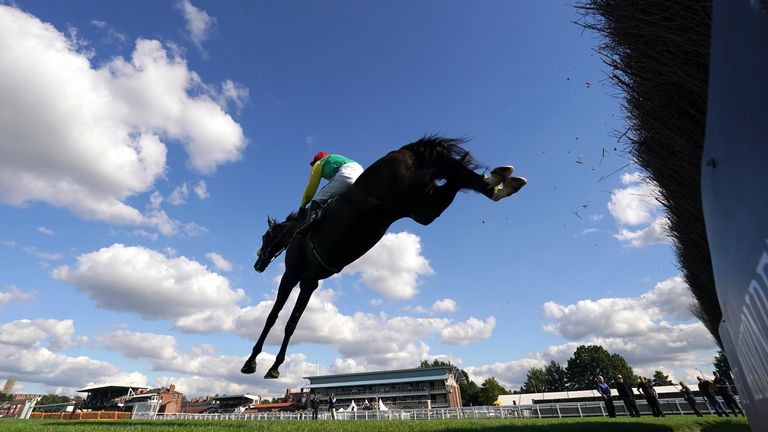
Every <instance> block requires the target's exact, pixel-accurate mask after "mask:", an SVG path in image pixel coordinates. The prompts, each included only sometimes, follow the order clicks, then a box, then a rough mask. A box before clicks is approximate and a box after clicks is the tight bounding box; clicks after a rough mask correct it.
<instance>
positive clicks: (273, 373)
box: [264, 369, 280, 379]
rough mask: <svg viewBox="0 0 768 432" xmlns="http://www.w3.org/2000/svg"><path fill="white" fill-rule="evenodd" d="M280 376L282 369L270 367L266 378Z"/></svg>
mask: <svg viewBox="0 0 768 432" xmlns="http://www.w3.org/2000/svg"><path fill="white" fill-rule="evenodd" d="M279 377H280V371H279V370H277V369H270V370H268V371H267V374H266V375H264V379H275V378H279Z"/></svg>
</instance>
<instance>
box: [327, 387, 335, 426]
mask: <svg viewBox="0 0 768 432" xmlns="http://www.w3.org/2000/svg"><path fill="white" fill-rule="evenodd" d="M328 411H330V412H331V420H336V395H335V394H333V393H331V397H329V398H328Z"/></svg>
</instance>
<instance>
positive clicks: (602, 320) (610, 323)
mask: <svg viewBox="0 0 768 432" xmlns="http://www.w3.org/2000/svg"><path fill="white" fill-rule="evenodd" d="M693 302H694V299H693V296H692V295H691V293H690V291H689V290H688V286H687V285H686V284H685V282H684V281H683V279H682V277H680V276H675V277H672V278H670V279H667V280H665V281H662V282H660V283H658V284H657V285H656V286H655V287H654V288H653V289H652V290H650V291H648V292H646V293H645V294H643V295H641V296H640V297H636V298H633V297H620V298H603V299H598V300H580V301H578V302H576V303H575V304H570V305H561V304H559V303H556V302H552V301H549V302H546V303H545V304H544V306H543V314H544V318H546V319H550V320H553V322H552V323H550V324H548V325H546V326H545V330H548V331H550V332H552V333H555V334H559V335H561V336H563V337H565V338H566V339H570V340H575V339H581V338H584V337H586V336H589V335H596V336H600V337H639V336H643V335H647V334H648V333H652V332H654V331H656V330H657V329H658V328H659V326H661V325H663V324H664V323H663V322H662V321H663V320H664V319H665V318H676V319H678V320H684V321H692V320H693V319H694V317H693V314H692V313H691V311H690V307H691V304H692V303H693Z"/></svg>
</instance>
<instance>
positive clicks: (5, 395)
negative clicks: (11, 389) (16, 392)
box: [0, 392, 13, 402]
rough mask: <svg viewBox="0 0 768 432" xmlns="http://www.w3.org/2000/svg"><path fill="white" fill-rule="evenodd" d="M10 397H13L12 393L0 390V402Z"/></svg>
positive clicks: (6, 400)
mask: <svg viewBox="0 0 768 432" xmlns="http://www.w3.org/2000/svg"><path fill="white" fill-rule="evenodd" d="M11 399H13V395H10V394H8V393H3V392H0V402H8V401H9V400H11Z"/></svg>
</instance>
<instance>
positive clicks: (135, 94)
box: [0, 0, 715, 395]
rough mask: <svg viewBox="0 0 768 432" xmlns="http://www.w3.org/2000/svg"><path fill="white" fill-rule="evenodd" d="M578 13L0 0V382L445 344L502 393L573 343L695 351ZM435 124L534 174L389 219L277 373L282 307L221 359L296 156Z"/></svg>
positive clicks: (417, 132) (650, 353) (374, 143)
mask: <svg viewBox="0 0 768 432" xmlns="http://www.w3.org/2000/svg"><path fill="white" fill-rule="evenodd" d="M577 19H578V16H577V14H576V10H575V9H574V8H573V7H572V6H570V5H568V4H563V3H559V2H554V1H549V2H507V1H485V2H479V3H478V2H459V1H422V2H406V1H391V2H373V1H364V2H359V1H333V2H330V1H327V2H315V1H291V2H206V1H200V0H196V1H194V2H192V3H190V2H189V1H186V0H184V1H176V2H173V1H169V2H156V1H137V2H131V3H130V4H129V3H120V2H117V3H115V2H98V1H74V2H47V1H24V0H21V1H17V2H14V3H12V4H11V3H4V4H2V5H0V65H2V66H0V95H2V98H0V155H1V156H2V157H0V217H1V218H2V221H3V224H2V228H0V241H1V242H2V243H1V244H0V259H1V260H2V262H3V265H2V266H0V377H4V376H8V375H16V376H18V379H19V384H18V387H17V391H20V390H23V391H30V392H32V391H34V392H48V391H55V392H59V393H64V394H71V393H72V392H73V391H74V390H75V389H77V388H80V387H83V386H85V385H87V384H91V383H101V382H108V381H110V382H125V383H128V382H131V383H138V384H147V385H159V384H168V383H171V382H174V383H176V384H177V387H179V388H180V390H181V391H183V392H185V393H187V394H190V395H200V394H208V393H243V392H249V393H256V394H262V395H278V394H281V393H282V392H283V391H284V389H285V388H287V387H294V388H297V387H300V386H301V384H302V383H303V380H302V379H301V377H302V376H306V375H311V374H314V373H316V372H318V371H319V372H320V373H329V372H352V371H361V370H376V369H385V368H404V367H413V366H416V365H417V364H418V363H419V361H420V360H422V359H434V358H441V359H448V358H450V359H451V360H453V361H454V362H455V363H458V364H459V365H460V366H462V367H463V368H465V369H466V370H467V371H468V372H470V374H471V375H472V376H473V378H474V379H476V380H482V379H484V378H486V377H489V376H496V377H497V378H498V379H499V380H500V381H501V382H502V383H504V384H505V385H507V386H509V387H517V386H519V385H520V383H521V382H522V381H523V380H524V377H525V372H526V371H527V370H528V369H529V368H530V367H533V366H542V365H543V364H544V363H547V362H549V361H550V360H556V361H560V362H565V361H566V360H567V358H568V357H570V355H571V354H572V353H573V350H574V349H575V347H576V346H578V345H579V344H583V343H597V344H601V345H603V346H604V347H605V348H606V349H608V350H609V351H611V352H617V353H620V354H621V355H623V356H624V357H625V358H627V360H628V361H629V362H630V364H631V365H632V366H633V367H635V369H636V371H637V372H639V373H645V374H650V373H652V372H653V370H655V369H662V370H664V371H666V372H668V373H670V374H671V375H672V377H673V378H677V379H692V378H693V377H694V376H695V375H696V374H697V373H698V372H697V371H696V368H700V369H703V370H705V371H706V370H709V369H711V359H712V355H713V353H714V350H715V345H714V343H713V342H712V339H711V337H710V336H709V335H708V333H707V332H706V330H705V329H704V328H703V326H701V324H699V323H698V322H697V321H696V320H695V319H694V318H693V316H692V315H691V314H690V312H689V311H688V305H689V304H690V302H691V301H692V299H691V296H690V294H688V291H687V288H686V286H685V284H684V282H683V281H682V280H681V279H680V275H679V271H678V269H677V268H676V266H675V263H674V256H673V254H672V251H671V247H670V245H669V240H668V238H667V237H666V235H665V234H664V230H663V226H664V216H665V215H664V212H663V210H662V209H661V208H660V207H659V206H658V204H657V203H656V202H655V200H654V199H653V198H652V197H653V194H654V192H655V189H654V187H653V186H652V185H649V184H648V183H647V182H646V181H645V178H644V176H643V173H642V172H641V171H640V170H639V168H638V167H636V166H634V165H631V164H629V160H628V158H627V155H626V153H625V148H624V144H623V143H618V142H617V140H616V138H615V135H616V131H617V130H622V129H623V127H624V121H623V118H622V112H621V109H620V106H619V105H620V104H619V100H618V99H617V98H616V93H617V91H616V90H615V89H613V88H610V87H609V86H607V85H606V84H605V70H604V69H605V66H604V65H603V64H602V62H601V60H600V58H599V56H598V55H597V54H595V52H594V46H595V45H596V44H597V43H598V42H599V41H598V40H597V39H596V37H595V35H594V34H591V33H588V32H584V31H582V29H581V28H580V27H578V26H577V25H576V24H574V23H573V21H575V20H577ZM431 133H439V134H442V135H445V136H460V137H467V138H471V139H472V141H471V142H470V143H469V144H468V148H469V149H470V151H471V152H472V153H473V155H474V156H475V157H476V158H477V159H478V160H479V161H481V162H483V163H485V164H487V165H488V166H490V167H493V166H496V165H506V164H513V165H515V166H516V173H517V174H518V175H521V176H524V177H526V178H527V179H528V180H529V184H528V185H527V186H526V187H525V188H524V189H523V190H522V191H521V192H519V193H518V194H517V195H514V196H512V197H510V198H508V199H506V200H504V201H501V202H492V201H490V200H488V199H486V198H484V197H482V196H480V195H477V194H474V193H465V194H461V195H460V196H459V197H458V198H457V199H456V201H455V202H454V204H453V205H452V207H450V208H449V209H448V210H447V211H446V212H445V213H444V214H443V216H442V217H441V218H440V219H438V220H437V221H436V222H434V223H433V224H432V225H430V226H428V227H423V226H420V225H418V224H416V223H414V222H413V221H410V220H402V221H399V222H397V223H395V224H394V225H393V226H392V227H391V229H390V232H389V233H388V234H387V236H385V238H384V239H383V240H382V242H381V243H380V244H379V245H378V246H377V247H376V248H374V249H373V250H372V251H371V252H370V253H369V254H367V255H366V256H364V257H363V258H361V259H360V260H359V261H358V262H356V263H354V264H352V265H351V266H349V267H348V268H347V269H346V270H345V271H344V272H343V273H342V274H341V275H338V276H336V277H334V278H332V279H329V280H326V281H325V282H324V283H323V284H322V285H321V289H320V290H318V291H317V292H316V294H315V297H314V298H313V301H312V303H311V304H310V306H309V308H308V311H307V312H306V313H305V316H304V318H303V319H302V322H301V323H300V325H299V329H298V330H297V332H296V334H295V336H294V342H293V344H292V346H291V347H290V348H289V353H288V354H289V357H288V359H287V361H286V363H285V364H284V365H283V367H282V369H281V371H282V376H281V378H280V379H279V380H277V381H265V380H263V379H262V378H261V376H262V375H263V374H264V372H265V371H266V367H268V366H269V365H270V364H271V360H272V359H273V356H274V353H276V351H277V346H275V344H276V343H279V341H280V338H281V337H282V327H283V325H284V319H285V316H282V317H281V319H280V321H278V325H277V326H276V327H275V329H274V330H273V333H272V335H271V337H270V339H268V343H269V344H270V346H268V347H267V349H266V352H265V353H264V354H263V355H262V357H260V361H259V369H258V371H257V374H256V375H251V376H245V375H241V374H239V368H240V365H241V363H242V361H243V360H244V358H245V356H246V355H247V354H248V352H249V351H250V347H251V345H252V343H253V340H254V339H255V338H256V337H257V336H258V333H259V332H260V330H261V327H262V324H263V320H264V317H265V316H266V313H267V312H268V310H269V308H270V306H271V301H272V299H273V297H274V290H275V288H276V285H277V281H278V280H279V276H280V274H281V268H282V267H281V266H282V262H281V261H276V262H275V263H273V264H272V266H271V267H270V268H269V269H268V270H267V271H266V272H265V273H264V274H257V273H255V272H254V271H253V269H252V264H253V261H254V259H255V253H256V250H257V249H258V248H259V246H260V244H259V243H260V237H261V234H262V233H263V232H264V230H265V229H266V217H267V215H271V216H274V217H277V218H283V217H284V216H285V215H287V213H288V212H290V211H292V210H295V209H296V207H297V206H298V204H299V201H300V198H301V193H302V192H303V190H304V187H305V184H306V181H307V178H308V174H309V167H308V165H307V162H308V161H309V159H310V158H311V157H312V155H314V153H316V152H317V151H321V150H323V151H328V152H333V153H340V154H344V155H346V156H348V157H350V158H353V159H355V160H357V161H359V162H360V163H361V164H362V165H363V166H367V165H369V164H371V163H372V162H374V161H375V160H376V159H377V158H379V157H380V156H382V155H384V154H385V153H386V152H388V151H390V150H392V149H396V148H398V147H400V146H402V145H403V144H406V143H408V142H411V141H413V140H415V139H418V138H419V137H420V136H422V135H424V134H431ZM289 306H290V305H289ZM284 315H287V313H286V314H284Z"/></svg>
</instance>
